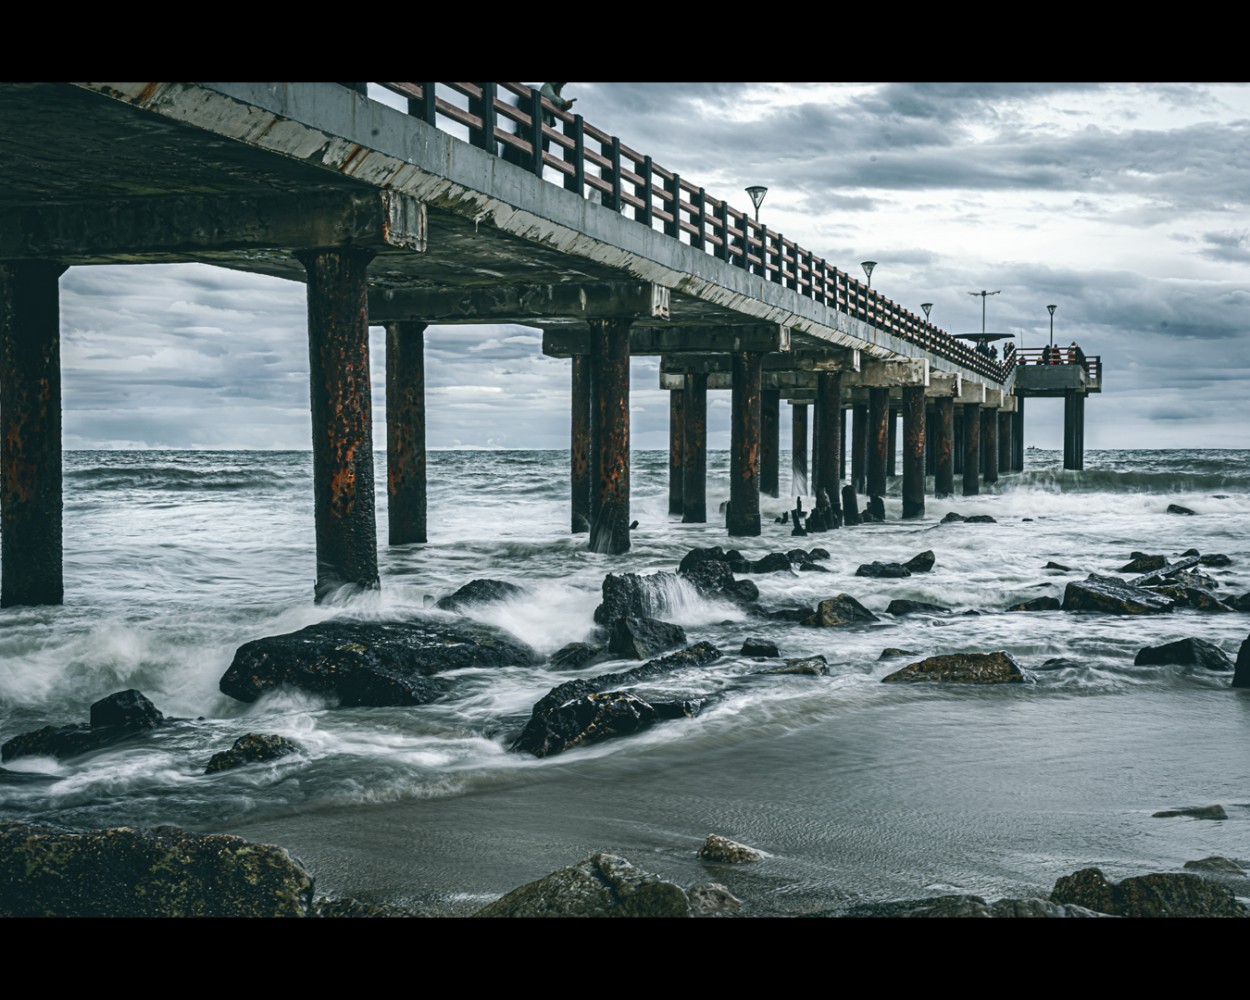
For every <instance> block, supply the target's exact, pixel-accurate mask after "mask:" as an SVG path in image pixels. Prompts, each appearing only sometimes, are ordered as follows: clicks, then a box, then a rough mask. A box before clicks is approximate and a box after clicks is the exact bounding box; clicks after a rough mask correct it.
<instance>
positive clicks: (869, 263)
mask: <svg viewBox="0 0 1250 1000" xmlns="http://www.w3.org/2000/svg"><path fill="white" fill-rule="evenodd" d="M859 266H860V267H862V268H863V269H864V274H866V275H868V287H869V288H871V287H872V269H873V268H874V267H876V266H877V262H876V261H875V260H866V261H863V262H862V263H861V264H860V265H859Z"/></svg>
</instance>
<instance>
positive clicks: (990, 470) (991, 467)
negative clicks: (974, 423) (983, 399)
mask: <svg viewBox="0 0 1250 1000" xmlns="http://www.w3.org/2000/svg"><path fill="white" fill-rule="evenodd" d="M981 434H982V436H983V437H984V439H985V445H984V447H983V448H982V451H983V452H984V453H985V485H986V486H988V485H989V484H990V483H996V482H998V410H997V409H992V410H991V409H983V410H982V411H981Z"/></svg>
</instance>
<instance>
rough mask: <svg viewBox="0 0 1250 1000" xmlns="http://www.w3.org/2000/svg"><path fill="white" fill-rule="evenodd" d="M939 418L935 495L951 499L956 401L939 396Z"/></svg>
mask: <svg viewBox="0 0 1250 1000" xmlns="http://www.w3.org/2000/svg"><path fill="white" fill-rule="evenodd" d="M935 416H936V417H937V419H936V420H934V422H933V426H934V429H935V430H936V432H937V433H936V436H937V441H936V453H937V459H936V462H937V464H936V469H935V471H934V473H933V495H934V496H936V497H949V496H953V495H954V493H955V399H954V397H953V396H939V397H938V400H937V410H936V413H935Z"/></svg>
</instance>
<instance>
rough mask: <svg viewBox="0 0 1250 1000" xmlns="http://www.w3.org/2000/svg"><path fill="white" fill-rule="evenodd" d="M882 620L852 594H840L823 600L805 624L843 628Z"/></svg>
mask: <svg viewBox="0 0 1250 1000" xmlns="http://www.w3.org/2000/svg"><path fill="white" fill-rule="evenodd" d="M880 620H881V619H880V618H878V617H877V616H876V615H874V614H873V613H872V612H871V611H869V610H868V609H867V608H866V607H864V606H863V605H862V604H860V603H859V601H857V600H855V598H853V597H851V596H850V594H839V595H838V596H837V597H830V598H828V599H827V600H824V601H821V602H820V604H818V605H817V606H816V613H815V614H814V615H812V616H811V617H810V618H807V619H804V621H803V624H804V625H817V626H820V627H821V628H843V627H845V626H847V625H858V624H861V623H864V622H876V621H880Z"/></svg>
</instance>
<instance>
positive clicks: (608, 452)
mask: <svg viewBox="0 0 1250 1000" xmlns="http://www.w3.org/2000/svg"><path fill="white" fill-rule="evenodd" d="M588 322H589V324H590V393H591V404H590V442H591V456H590V460H591V469H590V546H589V547H590V551H591V552H603V553H606V554H608V555H620V554H621V553H623V552H628V551H629V328H630V326H631V325H632V324H633V320H632V319H592V320H589V321H588Z"/></svg>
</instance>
